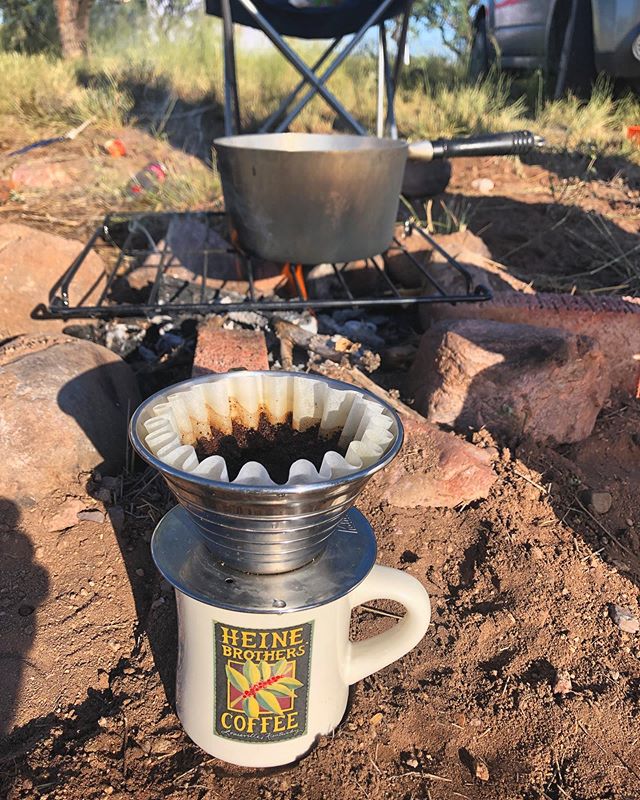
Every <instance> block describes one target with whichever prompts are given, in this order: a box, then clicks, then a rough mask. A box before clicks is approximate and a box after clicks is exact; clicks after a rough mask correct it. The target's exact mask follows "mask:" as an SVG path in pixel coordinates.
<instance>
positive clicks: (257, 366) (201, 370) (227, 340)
mask: <svg viewBox="0 0 640 800" xmlns="http://www.w3.org/2000/svg"><path fill="white" fill-rule="evenodd" d="M234 369H247V370H268V369H269V357H268V354H267V343H266V340H265V338H264V333H262V331H245V330H237V329H233V330H226V329H224V328H221V327H220V322H219V320H218V319H217V318H216V317H214V318H213V319H211V320H208V321H207V322H205V323H204V325H201V326H200V328H199V329H198V342H197V345H196V354H195V357H194V360H193V372H192V374H193V376H194V377H197V376H198V375H207V374H208V373H211V372H229V371H230V370H234Z"/></svg>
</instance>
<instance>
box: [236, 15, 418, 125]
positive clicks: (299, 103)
mask: <svg viewBox="0 0 640 800" xmlns="http://www.w3.org/2000/svg"><path fill="white" fill-rule="evenodd" d="M231 2H237V3H240V5H242V6H243V8H244V10H245V11H246V12H247V13H248V14H249V15H250V16H251V18H252V19H253V20H254V21H255V23H256V25H257V26H258V27H259V28H260V29H261V30H262V31H263V33H265V34H266V36H267V37H268V38H269V39H270V40H271V42H272V44H273V45H274V46H275V47H276V49H277V50H279V51H280V53H281V54H282V55H283V56H284V57H285V58H286V60H287V61H288V62H289V64H291V66H292V67H294V69H296V70H297V71H298V72H299V73H300V75H301V78H302V79H301V81H300V82H299V83H298V84H297V86H296V87H295V89H293V91H292V92H290V93H289V94H288V95H287V97H285V99H284V100H283V101H282V103H281V104H280V106H279V107H278V108H277V109H276V110H275V111H274V112H273V114H271V115H270V116H269V118H268V119H267V120H265V122H264V123H263V124H262V126H261V127H260V129H259V132H260V133H267V132H269V131H274V132H281V131H285V130H287V128H288V127H289V125H291V123H292V122H293V120H294V119H295V118H296V117H297V116H298V115H299V114H300V112H301V111H302V109H303V108H304V107H305V106H306V105H307V103H308V102H309V101H310V100H311V99H312V98H313V97H315V95H316V94H319V95H320V96H321V97H322V98H323V99H324V100H325V101H326V102H327V103H328V104H329V106H331V108H333V110H334V111H335V112H336V114H337V115H338V116H339V117H340V118H341V119H342V120H343V122H344V123H345V124H346V125H348V126H349V128H351V130H352V131H353V132H354V133H357V134H359V135H360V136H366V135H367V131H366V130H365V128H364V127H363V126H362V125H361V124H360V123H359V122H358V121H357V120H356V119H354V118H353V116H352V115H351V114H350V113H349V112H348V111H347V110H346V108H344V106H343V105H342V103H340V101H339V100H338V99H337V98H336V97H335V96H334V95H333V94H332V93H331V92H330V91H329V90H328V89H327V87H326V85H325V84H326V82H327V80H328V79H329V78H330V77H331V75H333V73H334V72H335V71H336V69H338V67H339V66H340V65H341V64H342V62H343V61H344V60H345V59H346V58H347V56H348V55H349V54H350V53H351V52H352V51H353V50H354V48H355V47H356V46H357V45H358V44H359V43H360V41H361V40H362V38H363V37H364V35H365V34H366V33H367V31H368V30H369V29H370V28H372V27H373V26H374V25H378V96H377V122H376V134H377V135H378V136H384V135H386V136H390V137H391V138H393V139H397V137H398V129H397V125H396V120H395V113H394V100H395V93H396V89H397V87H398V81H399V78H400V72H401V69H402V61H403V56H404V50H405V47H406V41H407V30H408V28H409V16H410V14H411V6H412V4H413V0H407V2H406V5H405V9H404V11H403V13H402V23H401V27H400V36H399V38H398V52H397V55H396V58H395V61H394V63H393V64H392V63H391V58H390V56H389V50H388V44H387V31H386V26H385V22H384V20H383V21H380V19H381V17H383V16H384V14H385V12H386V10H387V9H388V8H389V6H390V5H391V4H392V3H393V2H394V0H382V2H381V4H380V5H379V6H378V8H377V9H376V10H375V11H374V12H373V13H372V14H371V15H370V16H369V18H368V19H367V20H366V21H365V22H364V24H363V25H362V26H361V28H360V29H359V30H358V31H357V32H356V33H354V34H353V36H352V38H351V40H350V41H349V42H348V43H347V45H346V46H345V47H344V48H343V49H342V50H341V51H340V52H339V53H338V54H337V55H336V56H335V57H334V59H333V60H332V61H331V63H330V64H329V66H328V67H326V68H325V69H324V71H323V72H321V73H318V70H319V69H320V67H322V65H323V64H324V63H325V61H326V60H327V59H328V58H329V56H330V55H331V54H332V53H333V52H334V50H336V48H337V47H338V45H339V44H340V42H341V38H337V39H335V40H334V41H332V42H331V44H330V45H329V47H327V49H326V50H325V51H324V53H323V54H322V55H321V56H320V58H319V59H318V60H317V61H316V62H315V63H314V64H313V65H312V66H308V65H307V64H305V62H304V61H303V60H302V59H301V58H300V56H299V55H298V54H297V53H296V52H295V50H292V48H291V47H289V45H288V44H287V43H286V42H285V41H284V39H283V38H282V36H280V34H279V33H278V32H277V31H276V30H275V28H274V27H273V26H272V25H271V24H270V22H269V21H268V20H267V19H265V17H264V16H263V15H262V14H261V13H260V12H259V11H258V9H257V8H256V7H255V5H254V4H253V2H252V0H221V9H222V29H223V46H224V128H225V135H226V136H233V135H235V134H238V133H240V132H241V125H240V104H239V98H238V78H237V71H236V59H235V47H234V23H233V19H232V15H231ZM305 86H309V88H308V90H307V92H306V93H305V94H304V95H303V96H302V97H301V98H300V99H296V98H298V95H299V94H300V92H301V91H302V90H303V89H304V87H305ZM385 95H386V114H385ZM294 101H295V103H294Z"/></svg>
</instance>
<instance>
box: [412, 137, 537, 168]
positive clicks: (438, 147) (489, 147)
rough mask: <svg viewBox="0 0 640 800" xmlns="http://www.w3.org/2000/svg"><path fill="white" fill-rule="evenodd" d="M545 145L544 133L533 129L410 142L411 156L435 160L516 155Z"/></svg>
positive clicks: (423, 159)
mask: <svg viewBox="0 0 640 800" xmlns="http://www.w3.org/2000/svg"><path fill="white" fill-rule="evenodd" d="M543 144H544V139H543V138H542V136H538V135H537V134H535V133H531V131H506V132H505V133H491V134H487V135H485V136H467V137H465V138H464V139H434V140H433V141H428V140H425V141H423V142H414V143H413V144H410V145H409V158H410V159H414V160H416V161H432V160H433V159H436V158H460V157H461V156H514V155H523V154H524V153H528V152H530V151H531V150H534V149H535V148H537V147H541V146H542V145H543Z"/></svg>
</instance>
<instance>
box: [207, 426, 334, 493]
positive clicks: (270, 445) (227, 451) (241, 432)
mask: <svg viewBox="0 0 640 800" xmlns="http://www.w3.org/2000/svg"><path fill="white" fill-rule="evenodd" d="M340 434H341V431H339V430H337V431H335V432H334V433H333V434H332V435H331V436H329V437H325V436H320V425H319V424H317V425H312V426H311V427H309V428H307V429H306V430H304V431H299V430H295V429H294V428H293V425H292V424H291V415H289V416H288V418H287V420H286V421H285V422H283V423H276V424H274V423H272V422H270V421H269V419H268V418H267V416H266V414H264V413H262V414H261V415H260V419H259V422H258V427H257V428H247V427H246V426H245V425H243V424H242V423H241V422H239V421H237V420H233V421H232V433H231V434H229V433H223V432H222V431H220V430H217V429H215V428H212V429H211V433H210V435H209V436H201V437H200V438H199V439H198V440H197V442H196V445H195V450H196V455H197V456H198V459H199V460H200V461H202V460H203V459H205V458H207V457H209V456H214V455H216V456H222V458H224V459H225V461H226V462H227V469H228V471H229V480H230V481H233V480H235V478H236V477H237V476H238V473H239V472H240V470H241V469H242V467H243V466H244V465H245V464H247V463H248V462H249V461H257V462H258V463H259V464H262V465H263V466H264V467H265V469H266V470H267V472H268V473H269V475H270V476H271V479H272V480H273V481H275V482H276V483H279V484H284V483H287V481H288V480H289V469H290V468H291V465H292V464H293V463H294V462H295V461H298V460H299V459H301V458H305V459H307V461H310V462H311V463H312V464H313V465H314V467H315V468H316V469H317V470H319V469H320V466H321V464H322V459H323V458H324V456H325V454H326V453H328V452H329V451H330V450H333V451H335V452H336V453H339V454H340V455H341V456H344V454H345V452H346V450H345V449H344V448H342V447H339V446H338V440H339V439H340Z"/></svg>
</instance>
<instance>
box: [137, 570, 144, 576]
mask: <svg viewBox="0 0 640 800" xmlns="http://www.w3.org/2000/svg"><path fill="white" fill-rule="evenodd" d="M136 575H137V576H138V577H139V578H144V570H143V569H141V568H138V569H137V570H136Z"/></svg>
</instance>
